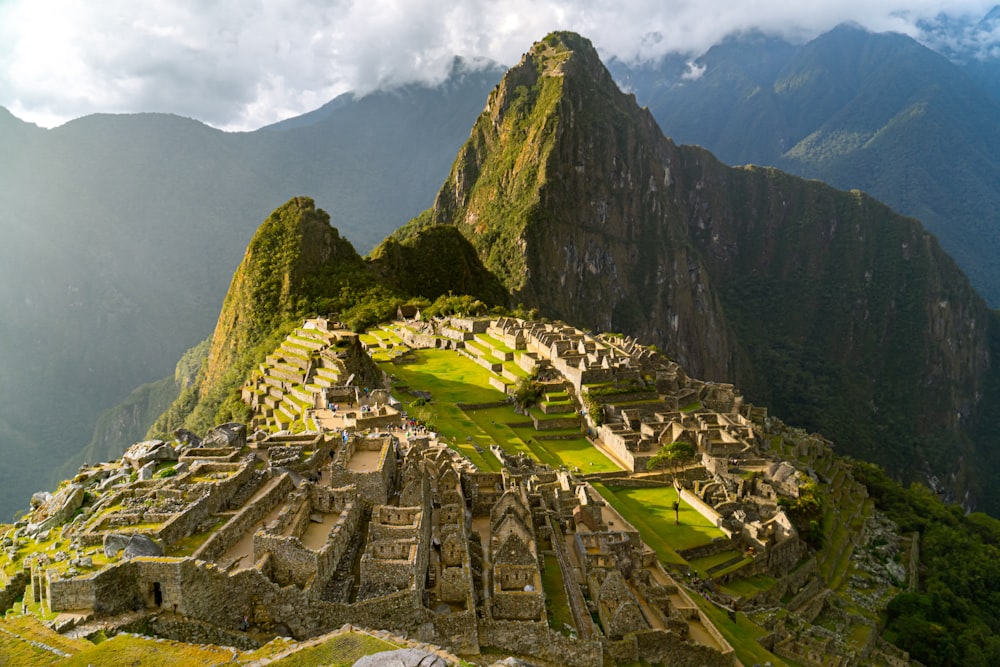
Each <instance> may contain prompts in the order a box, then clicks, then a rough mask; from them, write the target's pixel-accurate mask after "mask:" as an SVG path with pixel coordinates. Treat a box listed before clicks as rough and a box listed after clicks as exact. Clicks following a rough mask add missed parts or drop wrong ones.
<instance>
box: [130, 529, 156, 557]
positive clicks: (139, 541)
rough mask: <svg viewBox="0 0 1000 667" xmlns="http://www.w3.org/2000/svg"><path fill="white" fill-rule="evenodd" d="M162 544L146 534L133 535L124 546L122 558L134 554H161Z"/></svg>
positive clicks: (134, 555) (133, 555)
mask: <svg viewBox="0 0 1000 667" xmlns="http://www.w3.org/2000/svg"><path fill="white" fill-rule="evenodd" d="M162 555H163V545H162V544H160V543H159V542H157V541H156V540H154V539H153V538H151V537H147V536H146V535H133V536H132V538H131V539H130V540H129V541H128V544H127V545H126V546H125V551H124V553H123V554H122V557H123V558H135V557H136V556H162Z"/></svg>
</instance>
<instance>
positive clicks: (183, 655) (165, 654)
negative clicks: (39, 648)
mask: <svg viewBox="0 0 1000 667" xmlns="http://www.w3.org/2000/svg"><path fill="white" fill-rule="evenodd" d="M232 658H233V650H232V649H227V648H222V647H218V646H209V645H200V644H182V643H180V642H175V641H169V640H166V639H151V638H149V637H138V636H135V635H128V634H121V635H115V636H114V637H112V638H111V639H108V640H107V641H103V642H101V643H100V644H96V645H93V646H90V647H88V648H86V649H84V650H82V651H80V652H79V653H77V654H76V655H74V656H72V657H70V658H67V659H65V660H64V661H62V662H59V663H58V664H59V667H86V666H87V665H142V666H143V667H187V666H188V665H217V664H221V663H225V662H230V661H231V660H232ZM29 664H30V663H29Z"/></svg>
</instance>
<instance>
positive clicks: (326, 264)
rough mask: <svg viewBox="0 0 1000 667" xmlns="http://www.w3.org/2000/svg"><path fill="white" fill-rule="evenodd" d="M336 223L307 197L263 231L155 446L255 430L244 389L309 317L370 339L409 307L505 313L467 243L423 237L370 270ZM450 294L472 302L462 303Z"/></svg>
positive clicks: (432, 234)
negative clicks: (175, 437)
mask: <svg viewBox="0 0 1000 667" xmlns="http://www.w3.org/2000/svg"><path fill="white" fill-rule="evenodd" d="M329 222H330V219H329V216H328V215H327V214H326V213H325V212H324V211H322V210H321V209H317V208H316V207H315V205H314V203H313V201H312V200H311V199H308V198H306V197H298V198H295V199H292V200H291V201H289V202H288V203H286V204H285V205H284V206H282V207H280V208H278V209H277V210H275V211H274V212H273V213H272V214H271V216H270V217H268V219H267V220H266V221H265V222H264V223H263V224H262V225H261V226H260V228H259V229H258V230H257V233H256V234H255V235H254V237H253V239H252V240H251V242H250V245H249V246H248V248H247V252H246V255H245V256H244V259H243V262H242V263H241V264H240V267H239V268H238V269H237V271H236V274H235V275H234V276H233V282H232V285H231V287H230V290H229V293H228V294H227V295H226V300H225V302H224V303H223V307H222V312H221V314H220V315H219V322H218V324H217V326H216V330H215V333H214V335H213V337H212V342H211V346H210V348H209V351H208V357H207V359H206V361H205V362H204V363H203V364H202V367H201V370H200V371H199V373H198V375H197V379H196V380H195V382H194V384H193V385H192V386H190V387H188V388H186V389H184V390H183V391H181V393H180V396H179V397H178V398H177V399H176V400H175V401H174V403H173V404H172V405H171V406H170V408H169V409H168V410H167V411H166V412H164V413H163V415H161V417H160V418H159V419H157V421H156V423H154V425H153V427H152V428H151V429H150V432H149V435H150V436H153V437H164V436H167V435H169V434H170V433H171V432H172V431H173V430H174V429H176V428H178V427H180V426H184V427H185V428H189V429H191V430H193V431H196V432H204V431H205V430H207V429H208V428H211V427H212V426H214V425H216V424H219V423H222V422H226V421H247V420H248V418H249V413H248V408H247V406H246V405H245V404H244V403H243V401H242V400H241V398H240V396H239V388H240V386H241V385H242V384H243V382H244V380H245V379H246V378H247V376H248V375H249V373H250V371H251V370H252V369H253V368H255V367H256V366H257V365H259V364H260V363H261V362H262V361H263V360H264V358H265V357H266V356H267V355H268V354H270V353H271V352H272V351H273V350H274V349H275V348H276V347H277V346H278V345H279V344H280V342H281V341H282V340H284V338H285V337H286V336H287V335H288V334H289V333H291V331H292V330H293V329H294V328H295V327H296V326H298V324H299V323H300V321H301V318H302V317H304V316H306V315H309V314H316V313H319V314H329V315H332V316H334V317H336V318H338V319H339V320H341V321H342V322H344V323H345V324H346V325H347V326H349V327H351V328H352V329H354V330H355V331H358V332H361V331H364V330H365V329H367V328H369V327H371V326H373V325H375V324H377V323H378V322H383V321H386V320H389V319H392V318H393V317H394V316H395V314H396V311H397V309H398V308H399V306H400V305H402V304H404V303H413V304H415V305H418V306H420V307H422V308H423V309H424V312H425V314H426V315H427V316H434V315H438V314H450V313H455V312H463V313H467V314H482V313H485V312H486V311H487V310H488V309H489V308H490V304H496V305H498V306H500V308H501V309H502V308H503V300H504V299H505V296H504V293H503V290H502V288H500V287H499V283H497V282H496V279H494V278H492V276H490V274H489V273H488V272H487V271H486V270H485V269H484V268H483V267H482V265H481V264H480V263H478V260H477V259H476V256H475V252H474V251H473V250H472V248H471V246H469V244H468V243H467V242H466V241H465V239H464V238H463V237H462V236H461V234H458V233H456V232H454V231H452V232H450V233H448V232H445V233H442V232H440V231H434V230H427V231H424V232H420V233H417V234H415V235H414V236H413V237H411V238H408V239H406V240H404V241H403V242H401V243H400V242H396V241H393V242H391V243H388V242H387V244H383V246H380V247H379V249H378V250H377V252H376V253H375V254H374V255H373V257H372V258H371V259H370V260H368V261H367V262H366V261H364V260H362V258H361V257H360V256H359V255H358V254H357V252H355V250H354V248H353V247H352V246H351V244H350V243H349V242H348V241H347V240H345V239H343V238H341V237H340V235H339V234H338V232H337V230H336V229H334V228H333V227H331V226H330V224H329ZM428 257H434V258H435V261H428V259H427V258H428ZM460 259H461V260H462V261H459V260H460ZM421 260H422V261H421ZM448 285H452V286H455V285H458V286H465V287H468V288H469V289H470V290H472V291H473V293H472V294H453V293H452V292H451V291H450V288H446V286H448ZM483 298H485V299H487V301H485V302H484V301H482V300H481V299H483ZM429 299H435V301H434V302H433V303H432V302H430V301H429ZM185 376H190V370H188V371H187V372H186V373H185Z"/></svg>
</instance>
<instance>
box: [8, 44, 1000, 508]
mask: <svg viewBox="0 0 1000 667" xmlns="http://www.w3.org/2000/svg"><path fill="white" fill-rule="evenodd" d="M980 65H981V66H980ZM611 69H612V73H613V74H614V76H615V78H616V79H617V80H618V81H619V82H621V83H623V84H624V85H625V86H627V87H628V88H629V89H631V90H632V91H633V92H634V93H635V94H636V96H637V98H638V100H639V101H640V103H643V104H646V105H648V106H649V107H650V110H651V111H652V113H653V116H654V117H655V118H656V120H657V122H658V123H659V124H660V126H661V127H662V129H663V131H664V133H665V134H667V135H669V136H672V137H673V138H674V139H675V140H676V141H678V142H683V143H699V144H703V145H705V146H707V147H708V148H710V149H711V150H713V151H717V152H718V154H719V156H720V157H721V158H722V159H723V160H724V161H726V162H729V163H733V164H738V163H746V162H753V163H758V164H773V165H776V166H779V167H781V168H783V169H788V170H791V171H793V172H796V173H800V174H803V175H806V176H809V177H814V178H823V179H829V180H830V181H831V182H832V183H834V184H835V185H838V186H839V187H857V188H861V189H864V190H866V191H868V192H869V193H871V194H873V195H876V196H878V197H880V198H883V199H885V201H887V202H888V203H889V204H891V205H892V206H894V207H895V208H896V209H897V210H899V211H901V212H904V213H909V214H913V215H918V216H919V217H921V219H923V220H925V221H926V223H927V225H928V227H929V228H930V229H931V230H932V231H933V232H934V233H935V234H936V235H937V236H938V237H939V238H940V239H941V242H942V245H943V246H944V247H945V248H946V249H948V250H949V251H950V252H952V253H953V254H954V256H955V257H956V259H957V260H958V262H959V263H960V265H962V267H963V268H964V269H965V271H966V272H967V273H968V274H969V275H970V277H971V279H972V280H973V284H974V285H975V286H976V287H977V289H979V291H980V292H981V293H982V294H983V295H984V296H986V298H987V299H988V300H989V301H990V302H991V303H998V302H1000V265H997V263H996V262H995V261H993V259H992V258H993V257H995V256H996V253H995V250H996V248H995V245H996V244H998V243H1000V234H998V233H997V231H996V228H997V224H996V223H997V213H996V211H998V210H1000V207H998V206H997V205H996V204H998V203H1000V193H998V182H1000V172H998V170H997V168H998V165H997V159H998V158H997V157H996V156H997V155H1000V153H998V152H997V151H996V150H995V148H996V147H997V145H998V143H997V137H998V136H1000V135H998V133H997V122H998V121H997V119H998V118H1000V116H998V115H997V96H996V90H998V87H997V86H996V85H995V84H996V80H997V79H996V77H995V75H994V73H995V72H996V71H997V70H996V69H995V68H993V69H991V65H990V63H989V62H988V61H974V62H973V61H969V62H965V63H963V64H956V63H954V62H952V61H949V60H948V59H946V58H944V57H943V56H940V55H938V54H936V53H934V52H932V51H929V50H927V49H925V48H923V47H920V46H919V45H918V44H916V43H915V42H913V41H912V40H910V39H908V38H905V37H901V36H898V35H872V34H869V33H865V32H863V31H860V30H858V29H856V28H852V27H849V26H843V27H841V28H838V29H837V30H834V31H832V32H831V33H828V34H827V35H823V36H821V37H820V38H817V39H816V40H814V41H813V42H811V43H809V44H807V45H803V46H797V45H791V44H788V43H785V42H782V41H780V40H776V39H773V38H767V37H762V36H744V37H743V38H741V39H739V40H730V41H728V42H726V43H724V44H721V45H719V46H717V47H716V48H714V49H713V50H712V51H710V52H709V53H707V54H706V55H705V56H704V57H703V58H701V59H699V60H698V61H696V62H690V63H689V62H688V61H687V60H686V59H684V58H680V57H668V58H666V59H665V60H663V61H662V62H661V63H659V64H658V65H656V66H647V67H639V68H636V67H632V68H627V67H624V66H622V65H621V64H612V67H611ZM502 72H503V70H502V69H501V68H499V67H492V68H485V69H471V68H469V67H467V66H466V65H464V64H463V63H461V62H457V63H456V66H455V69H454V71H453V73H452V76H451V77H450V78H449V80H448V82H447V83H446V84H444V85H443V86H441V87H439V88H434V89H431V88H426V87H420V86H409V87H404V88H401V89H399V90H396V91H394V92H381V93H375V94H373V95H370V96H367V97H364V98H361V99H355V98H353V97H350V96H342V97H340V98H337V99H336V100H334V101H332V102H331V103H329V104H328V105H326V106H324V107H322V108H321V109H318V110H316V111H314V112H311V113H309V114H305V115H303V116H300V117H298V118H295V119H290V120H288V121H284V122H282V123H278V124H276V125H273V126H270V127H267V128H263V129H261V130H258V131H256V132H251V133H237V134H229V133H224V132H220V131H217V130H214V129H211V128H209V127H207V126H205V125H203V124H200V123H198V122H195V121H191V120H187V119H183V118H178V117H173V116H165V115H159V114H136V115H123V116H108V115H97V116H90V117H86V118H82V119H79V120H76V121H73V122H70V123H67V124H66V125H64V126H62V127H60V128H56V129H53V130H41V129H39V128H37V127H34V126H32V125H29V124H26V123H23V122H21V121H19V120H17V119H16V118H14V117H13V116H11V115H10V114H9V113H6V112H5V111H2V110H0V150H2V151H3V153H4V155H5V160H3V161H0V232H2V234H3V235H4V238H5V242H4V243H3V244H2V245H0V454H3V455H4V456H5V457H6V460H7V461H8V462H9V465H5V466H4V467H3V469H2V471H0V515H8V514H9V513H10V512H12V511H13V510H14V509H15V508H17V507H19V506H20V505H21V504H23V502H24V499H25V498H26V497H27V494H30V492H31V491H33V490H35V489H37V488H38V487H39V481H40V480H45V479H54V478H55V474H54V473H53V472H52V465H53V463H52V462H53V461H59V462H62V461H65V460H67V459H69V460H71V461H75V462H77V463H78V462H80V461H81V460H82V457H84V456H87V457H105V458H108V457H112V456H117V455H118V454H119V453H120V451H121V448H122V447H124V446H125V445H127V444H128V443H129V442H130V441H133V440H135V439H138V438H140V437H142V434H143V433H144V432H145V429H146V427H147V426H148V420H149V419H150V414H151V413H155V412H157V411H158V407H161V406H162V405H163V404H164V401H165V400H168V399H169V398H170V397H171V396H172V395H174V394H176V392H177V391H178V388H177V387H176V386H174V387H170V386H168V385H170V382H169V381H166V384H159V385H156V387H155V388H152V387H147V389H146V395H144V396H142V397H133V398H132V399H130V402H129V403H128V406H129V407H128V409H125V410H121V411H119V412H117V413H115V414H114V415H106V416H105V418H104V419H103V420H102V424H104V427H103V428H102V430H100V431H99V432H98V433H96V434H95V433H94V425H95V423H97V421H98V415H99V414H100V413H101V412H102V411H104V410H106V409H108V408H110V407H112V406H114V405H116V404H118V403H119V402H121V401H123V399H125V397H126V396H127V395H128V394H129V392H130V391H131V390H132V389H133V388H135V387H137V386H139V385H141V384H143V383H148V382H152V381H155V380H158V379H160V378H164V377H165V376H169V375H171V374H172V372H173V368H174V363H175V362H176V360H177V359H178V358H179V357H180V356H181V353H182V352H183V351H184V350H185V349H187V348H189V347H191V346H193V345H195V344H196V343H198V342H199V341H201V340H203V339H204V338H206V337H207V336H208V335H209V334H210V333H211V330H212V326H213V324H214V322H215V318H216V316H217V314H218V309H219V304H220V303H221V301H222V297H223V295H224V294H225V290H226V285H227V284H228V281H229V279H230V277H231V275H232V271H233V269H234V268H235V266H236V264H237V262H238V261H239V258H240V256H241V252H242V251H243V249H244V248H245V247H246V243H247V241H248V240H249V238H250V235H251V234H252V232H253V230H254V229H255V228H256V227H257V226H258V225H259V224H260V222H261V220H262V219H263V216H264V215H265V213H266V212H267V211H270V210H272V209H274V208H275V206H277V205H278V204H280V203H282V202H284V201H287V200H288V199H289V198H290V197H292V196H296V195H309V196H311V197H312V198H314V199H315V201H316V204H317V205H318V206H320V207H322V208H323V209H325V210H327V211H329V212H330V215H331V218H332V223H333V224H334V225H335V226H336V227H337V228H338V229H339V230H340V231H341V233H342V234H343V235H344V236H345V237H346V238H347V239H349V240H351V241H352V242H353V243H354V245H355V246H356V247H357V248H359V249H360V250H362V251H363V252H364V251H366V250H367V249H369V248H371V247H373V246H374V245H375V244H376V243H377V242H378V241H379V240H380V239H382V238H383V237H384V236H386V235H387V234H389V233H390V232H392V230H394V229H395V228H397V227H398V226H399V225H400V224H402V223H403V222H404V221H405V220H407V219H409V218H410V217H412V216H413V215H414V214H415V213H416V212H418V211H420V210H422V209H424V208H426V207H427V206H429V205H430V203H431V202H432V200H433V197H434V193H435V191H436V190H437V189H438V187H439V186H440V184H441V182H442V181H443V180H444V179H445V177H446V176H447V174H448V171H449V167H450V166H451V164H452V160H453V159H454V156H455V154H456V152H457V151H458V149H459V147H460V146H461V145H462V142H463V141H464V140H465V139H466V138H467V137H468V129H469V127H471V126H472V125H473V123H474V121H475V119H476V118H477V116H478V115H479V114H480V112H481V111H482V106H483V100H484V99H486V96H487V93H488V92H489V91H490V90H491V89H493V88H494V86H495V85H496V84H497V82H498V81H499V80H500V77H501V75H502ZM991 82H992V83H991ZM991 85H992V86H993V87H992V88H991V87H990V86H991ZM578 250H580V251H581V252H582V251H583V250H585V249H582V248H581V249H578ZM487 259H488V258H487ZM594 266H595V268H600V266H601V264H600V263H599V262H598V263H596V264H594ZM685 326H688V325H686V324H685ZM715 335H718V336H724V335H725V336H728V335H731V332H730V333H728V334H723V333H721V332H720V333H717V334H715ZM720 345H722V342H721V341H720ZM705 363H706V364H709V363H720V364H721V363H722V362H710V361H705ZM726 363H728V362H726ZM720 367H721V366H720ZM696 368H697V367H696ZM706 370H707V368H706ZM789 386H792V385H789ZM768 391H776V390H775V389H773V388H771V389H769V390H768ZM816 391H817V392H818V391H820V386H819V385H817V390H816ZM153 396H155V400H154V398H153ZM139 406H145V409H139ZM786 416H789V417H791V416H792V415H790V414H786ZM88 442H90V446H89V447H87V448H86V449H85V446H86V445H87V443H88ZM84 451H86V453H85V454H84V453H83V452H84Z"/></svg>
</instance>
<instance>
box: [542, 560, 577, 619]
mask: <svg viewBox="0 0 1000 667" xmlns="http://www.w3.org/2000/svg"><path fill="white" fill-rule="evenodd" d="M542 587H543V588H544V589H545V611H546V613H547V614H548V617H549V627H550V628H552V629H553V630H555V631H556V632H568V631H567V630H566V629H565V626H567V625H568V626H569V627H571V628H572V627H573V614H572V613H571V612H570V610H569V601H568V600H567V599H566V589H565V588H564V587H563V577H562V570H560V569H559V561H558V560H557V559H556V557H555V556H546V557H545V572H543V573H542Z"/></svg>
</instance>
